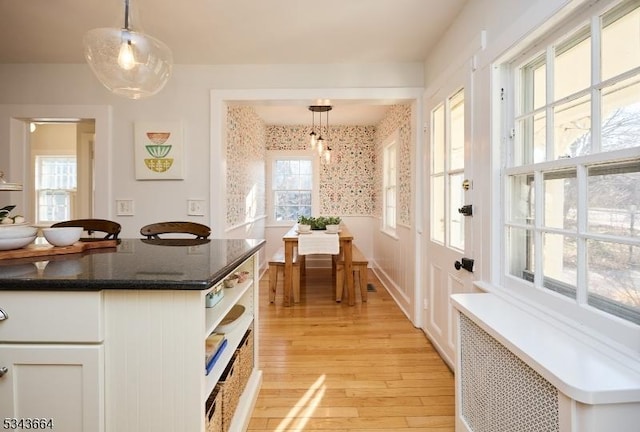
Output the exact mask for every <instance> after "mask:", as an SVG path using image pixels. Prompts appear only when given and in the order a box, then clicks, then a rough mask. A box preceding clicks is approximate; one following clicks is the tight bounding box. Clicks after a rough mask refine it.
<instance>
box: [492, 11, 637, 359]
mask: <svg viewBox="0 0 640 432" xmlns="http://www.w3.org/2000/svg"><path fill="white" fill-rule="evenodd" d="M604 3H605V4H601V3H597V4H596V5H594V6H591V7H590V8H589V9H584V10H581V11H578V12H576V13H575V14H574V15H573V16H572V17H570V18H568V19H567V20H565V21H564V23H562V24H561V27H559V28H558V29H557V30H556V31H555V32H554V33H553V34H551V33H550V34H549V35H547V36H548V37H547V38H546V39H544V40H543V39H541V38H538V39H537V40H536V42H535V47H532V48H531V49H529V50H528V49H524V50H522V51H520V52H518V53H516V54H514V55H512V56H511V57H510V58H509V59H501V60H499V61H498V62H497V64H498V65H500V67H496V68H495V71H496V72H495V73H496V82H497V83H499V85H498V91H500V95H499V98H497V99H496V100H498V99H499V100H500V102H499V103H501V105H502V106H501V107H500V108H501V109H500V110H497V112H500V115H499V117H500V121H499V122H497V123H496V124H497V125H498V124H499V125H500V126H498V127H499V130H500V132H499V135H498V136H499V139H497V140H496V141H495V143H496V147H495V149H496V151H497V152H499V154H501V155H502V158H503V160H502V163H501V166H502V172H501V173H500V181H499V183H498V184H500V189H501V194H500V195H501V199H500V202H501V206H500V207H501V208H502V209H504V211H503V213H502V214H501V215H500V221H501V222H500V223H499V224H496V225H494V226H495V228H496V229H497V231H498V232H497V233H496V235H495V236H494V238H495V239H496V240H495V241H497V243H498V244H497V245H496V246H499V250H501V251H502V252H503V253H502V256H501V260H500V264H498V265H497V266H496V267H495V273H494V280H495V281H496V282H497V283H498V285H500V286H502V287H504V288H505V289H506V290H507V291H508V292H510V293H511V294H512V295H516V296H518V297H521V298H524V299H527V300H529V301H532V302H533V304H535V305H537V306H538V307H541V308H542V309H545V310H547V311H548V312H552V313H553V314H554V316H556V317H557V318H559V319H561V320H563V321H565V322H572V323H580V324H579V327H580V328H582V329H584V327H585V326H586V327H589V328H591V329H592V332H591V335H593V336H595V338H596V339H599V340H602V341H604V342H605V343H607V344H611V342H612V341H614V343H615V346H616V347H617V348H619V349H620V350H621V351H624V352H637V351H638V349H639V348H640V343H639V341H640V326H638V325H636V324H634V323H632V322H629V321H626V320H623V319H621V318H619V317H617V316H614V315H611V314H608V313H606V312H603V311H601V310H598V309H595V308H592V307H589V306H588V304H587V288H586V286H585V285H584V278H581V277H578V280H577V294H576V299H571V298H568V297H565V296H563V295H560V294H557V293H554V292H553V291H551V290H549V289H544V288H543V287H542V278H541V277H540V278H538V277H536V279H538V280H539V281H538V282H536V283H531V282H527V281H525V280H523V279H520V278H517V277H514V276H511V275H509V268H508V254H509V252H508V247H507V235H506V230H507V227H508V226H509V224H508V223H507V215H506V213H505V212H506V211H507V209H509V208H510V206H511V203H510V197H509V192H508V190H509V188H508V179H509V176H510V175H516V174H523V175H528V174H532V175H534V176H535V182H536V197H542V195H543V193H544V192H543V190H542V188H543V185H542V183H543V182H542V181H541V180H542V175H543V173H544V172H550V171H556V170H560V169H563V168H569V169H575V170H576V171H577V172H578V176H580V177H581V178H580V180H579V181H581V182H586V175H587V174H586V167H589V166H593V165H596V164H600V163H606V162H615V161H623V160H629V159H632V160H637V159H638V158H640V147H634V148H629V149H623V150H617V151H611V152H607V153H593V154H587V155H583V156H576V157H573V158H570V159H566V158H559V159H555V160H547V161H544V162H538V163H534V162H531V163H528V164H526V165H524V164H523V165H519V166H511V165H509V164H508V163H507V161H508V160H511V159H510V158H512V157H513V154H512V152H513V149H514V145H513V141H512V140H513V137H514V133H518V132H517V130H516V127H515V117H516V113H517V110H518V109H517V107H518V105H517V104H518V103H519V101H518V100H517V98H518V95H517V94H516V92H517V90H516V84H517V79H519V78H517V75H518V74H517V73H516V72H514V71H518V70H519V69H518V68H519V67H521V66H524V65H525V64H527V62H528V61H531V60H533V59H534V58H535V57H536V55H535V54H536V52H537V53H538V54H540V50H541V46H546V44H547V43H551V42H550V41H552V40H554V39H556V40H559V39H561V36H562V35H563V34H565V35H570V34H572V33H573V32H574V31H576V30H577V29H579V28H580V27H582V26H584V25H589V24H592V25H596V24H598V23H599V20H598V17H599V16H600V15H601V14H602V13H604V12H605V11H606V10H608V9H610V8H611V7H613V6H615V5H616V4H618V3H620V2H614V1H606V2H604ZM592 30H593V29H592ZM592 37H594V38H595V39H596V40H598V38H599V31H598V30H596V31H595V32H594V33H592ZM545 55H546V57H547V60H548V59H549V54H548V52H547V53H546V54H545ZM592 57H593V58H592V70H596V69H597V70H599V64H598V61H599V60H597V59H599V57H598V56H592ZM523 58H525V59H527V60H526V61H522V60H520V59H523ZM511 59H514V60H513V62H511ZM593 59H596V60H595V61H594V60H593ZM624 75H625V78H626V77H628V75H629V74H624ZM592 76H594V77H596V78H595V80H596V82H595V83H594V80H593V79H592V82H591V87H590V89H591V90H590V94H591V95H592V97H593V95H594V94H595V93H596V92H597V90H598V89H599V87H598V86H600V85H601V83H600V82H599V73H595V74H592ZM547 81H552V79H551V78H549V77H547ZM549 94H550V93H549V91H547V103H549ZM591 115H592V117H591V123H592V125H597V126H595V127H594V129H595V131H594V132H597V133H599V130H598V128H599V124H600V120H601V119H600V111H599V104H598V102H595V108H593V107H592V109H591ZM551 133H552V131H547V137H550V134H551ZM594 141H596V144H598V143H599V135H598V138H597V139H594ZM503 145H504V146H503ZM549 146H550V144H549V141H547V147H549ZM583 190H584V188H583ZM541 201H542V200H541V199H540V198H538V199H536V210H535V214H536V215H538V217H539V219H541V218H542V215H543V213H544V211H543V209H542V208H541V205H540V202H541ZM580 210H582V211H586V207H584V205H583V206H582V207H579V211H580ZM583 218H584V217H583ZM538 228H540V225H539V224H537V225H536V230H535V231H536V233H537V234H536V235H541V234H540V232H541V230H539V229H538ZM578 237H582V238H583V237H584V236H583V234H582V233H579V234H578ZM536 249H539V248H538V247H536ZM579 253H584V251H581V252H579ZM536 255H538V257H537V264H539V263H540V257H539V255H540V252H539V251H538V250H536ZM581 259H584V257H582V258H581ZM581 265H582V266H584V265H585V264H581ZM536 268H539V267H537V266H536ZM532 288H533V289H532ZM554 312H555V313H554ZM582 331H583V332H584V330H582Z"/></svg>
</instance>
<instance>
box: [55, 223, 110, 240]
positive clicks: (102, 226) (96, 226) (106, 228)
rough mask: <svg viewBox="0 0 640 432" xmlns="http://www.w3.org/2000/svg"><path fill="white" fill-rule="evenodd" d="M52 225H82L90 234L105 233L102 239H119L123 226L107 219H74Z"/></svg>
mask: <svg viewBox="0 0 640 432" xmlns="http://www.w3.org/2000/svg"><path fill="white" fill-rule="evenodd" d="M51 227H52V228H56V227H82V228H83V229H84V231H86V232H87V234H89V235H92V234H93V233H94V232H101V233H105V235H104V237H102V240H117V239H118V234H120V230H121V228H122V227H121V226H120V224H119V223H118V222H113V221H110V220H107V219H73V220H68V221H63V222H57V223H54V224H53V225H51ZM96 239H98V238H97V237H96Z"/></svg>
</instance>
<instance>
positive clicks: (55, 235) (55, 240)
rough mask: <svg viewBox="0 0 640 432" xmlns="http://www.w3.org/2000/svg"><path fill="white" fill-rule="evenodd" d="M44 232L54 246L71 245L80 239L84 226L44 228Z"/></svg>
mask: <svg viewBox="0 0 640 432" xmlns="http://www.w3.org/2000/svg"><path fill="white" fill-rule="evenodd" d="M42 234H44V238H45V239H47V241H48V242H49V243H51V244H52V245H54V246H69V245H72V244H74V243H75V242H77V241H78V240H79V239H80V236H81V235H82V227H56V228H43V229H42Z"/></svg>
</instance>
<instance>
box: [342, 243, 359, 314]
mask: <svg viewBox="0 0 640 432" xmlns="http://www.w3.org/2000/svg"><path fill="white" fill-rule="evenodd" d="M352 246H353V242H352V241H351V240H345V241H344V245H343V252H344V277H345V280H346V281H347V293H348V295H349V306H354V305H355V304H356V294H355V287H354V283H353V247H352Z"/></svg>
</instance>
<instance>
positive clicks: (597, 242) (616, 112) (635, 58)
mask: <svg viewBox="0 0 640 432" xmlns="http://www.w3.org/2000/svg"><path fill="white" fill-rule="evenodd" d="M591 15H592V16H591V17H589V18H587V19H585V20H584V21H582V23H581V24H579V25H577V26H576V22H573V23H571V25H569V23H567V26H566V28H571V29H572V30H571V31H568V32H567V33H565V34H564V35H563V36H562V37H560V38H554V39H553V40H551V39H550V40H547V41H546V42H545V43H544V44H543V45H544V46H543V49H542V50H540V48H539V47H540V45H537V47H538V48H537V49H538V51H537V52H528V53H527V52H523V53H521V54H522V56H519V58H525V59H526V60H524V61H523V62H519V63H511V64H509V66H508V71H509V76H510V82H511V84H510V85H509V86H508V87H507V88H509V89H510V88H513V93H514V103H513V106H512V108H508V107H506V106H505V109H506V111H505V113H506V118H507V124H508V125H510V126H509V127H510V128H511V134H510V135H511V136H512V140H511V144H512V145H511V146H510V147H509V148H507V149H505V150H506V151H505V152H503V154H504V155H505V157H506V161H505V166H506V169H505V174H506V175H505V176H504V191H505V198H504V201H505V202H506V203H507V206H506V215H505V227H504V228H505V231H504V235H505V244H506V256H505V261H506V263H507V268H506V271H505V273H506V275H507V276H506V285H507V286H509V284H518V282H517V281H518V280H519V281H520V282H525V283H526V284H529V286H530V287H535V288H540V289H542V290H544V291H546V292H553V293H555V294H559V295H560V296H562V297H565V298H569V299H570V300H571V301H572V302H574V303H575V304H576V305H577V306H578V307H579V308H583V309H586V310H587V311H589V310H591V311H593V310H594V309H597V310H599V311H600V312H605V313H606V314H610V315H614V316H616V317H619V318H621V319H623V320H627V321H630V322H632V323H635V324H640V221H639V219H640V208H639V207H640V186H639V185H640V38H639V37H638V34H640V2H639V1H637V0H635V1H627V2H624V3H622V4H620V5H618V6H617V7H615V8H613V9H610V10H608V11H606V12H605V13H595V12H594V13H592V14H591ZM525 286H526V285H525Z"/></svg>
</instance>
